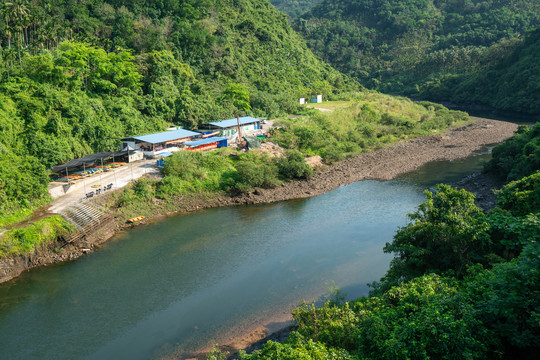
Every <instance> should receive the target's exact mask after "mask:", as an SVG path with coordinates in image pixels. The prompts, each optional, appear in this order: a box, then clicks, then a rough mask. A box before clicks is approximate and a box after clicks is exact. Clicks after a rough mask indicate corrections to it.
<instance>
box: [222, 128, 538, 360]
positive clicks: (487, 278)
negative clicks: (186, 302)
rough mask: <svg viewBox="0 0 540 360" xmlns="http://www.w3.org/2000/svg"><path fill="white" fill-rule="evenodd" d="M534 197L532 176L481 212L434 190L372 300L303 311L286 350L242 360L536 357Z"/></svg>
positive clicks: (280, 346) (458, 194) (398, 244)
mask: <svg viewBox="0 0 540 360" xmlns="http://www.w3.org/2000/svg"><path fill="white" fill-rule="evenodd" d="M531 131H532V130H531ZM526 136H527V134H524V133H522V134H520V135H516V136H515V137H514V138H513V139H511V140H510V141H509V142H508V143H513V142H515V141H518V140H519V138H525V137H526ZM535 138H536V139H537V140H538V138H539V136H538V133H536V136H535ZM507 146H508V144H506V145H502V146H501V147H499V148H497V152H499V151H501V150H500V149H503V148H505V147H507ZM528 168H529V169H530V168H531V167H530V166H529V167H528ZM539 194H540V171H533V172H531V173H530V174H529V175H527V176H525V177H524V178H521V179H519V180H517V181H515V182H510V183H508V184H507V185H506V186H505V187H504V188H503V189H502V190H501V191H500V192H499V193H498V207H497V208H495V209H494V210H492V211H491V212H489V213H487V214H485V213H483V212H482V211H481V210H480V209H478V208H477V207H476V205H475V204H474V201H473V200H474V195H472V194H470V193H467V192H466V191H464V190H457V189H454V188H452V187H450V186H448V185H438V186H437V187H436V188H435V191H434V192H426V195H427V201H426V202H425V203H423V204H421V205H420V206H419V207H418V210H417V211H416V212H415V213H413V214H411V215H410V220H411V222H410V223H409V224H408V225H407V226H405V227H403V228H401V229H399V231H398V232H397V234H396V236H395V237H394V240H393V242H391V243H388V244H387V245H386V247H385V251H386V252H392V253H394V254H395V258H394V260H393V261H392V263H391V265H390V269H389V270H388V272H387V274H386V276H385V277H383V278H382V279H381V281H380V282H378V283H375V284H373V286H374V289H373V290H372V292H371V293H370V296H369V297H361V298H359V299H356V300H353V301H351V302H346V303H339V301H338V300H339V298H340V297H339V296H337V297H335V299H333V300H331V301H328V302H327V303H326V304H325V305H324V306H322V307H320V308H315V307H314V306H313V305H311V304H305V305H302V306H300V307H299V308H298V309H296V310H295V311H294V312H293V316H294V318H295V320H296V321H297V323H298V328H297V330H296V331H294V332H292V333H291V335H290V336H289V338H288V339H287V340H286V341H285V342H283V343H276V342H273V341H270V342H268V343H267V344H266V345H265V346H264V347H263V349H262V350H257V351H255V352H254V353H253V354H251V355H246V354H245V353H244V354H241V358H242V359H246V360H255V359H428V358H430V359H431V358H436V359H464V358H465V359H495V358H496V359H534V358H535V357H536V356H537V353H538V350H539V348H540V322H539V318H538V314H539V313H540V285H539V284H540V272H539V271H538V269H539V268H540V245H539V241H540V231H539V230H538V229H540V201H539V200H540V199H539V197H538V196H539ZM212 356H215V354H214V355H212Z"/></svg>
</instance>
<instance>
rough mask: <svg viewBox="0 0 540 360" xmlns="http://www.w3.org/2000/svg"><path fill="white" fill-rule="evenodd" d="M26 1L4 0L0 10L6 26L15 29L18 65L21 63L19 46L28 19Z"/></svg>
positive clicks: (9, 37)
mask: <svg viewBox="0 0 540 360" xmlns="http://www.w3.org/2000/svg"><path fill="white" fill-rule="evenodd" d="M26 3H27V1H26V0H15V1H6V2H5V3H4V5H3V6H2V9H1V10H0V14H1V15H2V16H3V17H4V18H5V21H6V26H10V27H11V28H12V29H16V30H17V49H18V54H19V65H20V64H21V47H22V46H23V42H24V33H23V31H24V29H26V27H27V26H28V20H29V19H30V12H29V10H28V7H27V6H26ZM8 47H11V32H10V33H9V35H8Z"/></svg>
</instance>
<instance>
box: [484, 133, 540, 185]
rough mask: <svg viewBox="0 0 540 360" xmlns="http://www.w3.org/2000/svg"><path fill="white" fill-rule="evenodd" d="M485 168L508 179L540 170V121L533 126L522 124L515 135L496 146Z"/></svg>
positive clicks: (519, 177) (518, 177) (514, 178)
mask: <svg viewBox="0 0 540 360" xmlns="http://www.w3.org/2000/svg"><path fill="white" fill-rule="evenodd" d="M485 170H486V171H487V172H489V173H492V174H494V175H496V176H499V177H502V178H503V179H505V180H507V181H511V180H517V179H521V178H522V177H524V176H527V175H530V174H532V173H533V172H535V171H537V170H540V123H536V124H535V125H534V126H533V127H532V128H530V127H529V126H525V125H522V126H520V127H519V129H518V131H517V132H516V134H515V135H514V136H512V137H511V138H509V139H507V140H506V141H505V142H504V143H502V144H501V145H499V146H497V147H496V148H494V149H493V158H492V159H491V160H490V161H489V163H488V164H487V165H486V169H485Z"/></svg>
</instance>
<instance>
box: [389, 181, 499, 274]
mask: <svg viewBox="0 0 540 360" xmlns="http://www.w3.org/2000/svg"><path fill="white" fill-rule="evenodd" d="M435 191H436V192H435V193H432V192H430V191H425V195H426V197H427V200H426V202H424V203H422V204H420V205H419V206H418V210H417V211H416V212H414V213H413V214H409V219H410V220H411V223H409V224H408V225H407V226H405V227H402V228H400V229H399V230H398V231H397V233H396V235H395V236H394V241H393V242H392V243H387V244H386V246H385V247H384V252H386V253H395V254H396V257H395V258H394V259H393V260H392V263H391V264H390V270H389V271H388V274H387V276H388V277H393V278H396V279H398V280H399V281H400V282H401V281H409V280H412V279H413V278H415V277H418V276H421V275H423V274H426V273H438V274H441V273H444V272H447V271H449V270H452V271H453V272H454V273H455V275H456V276H457V277H458V278H459V277H462V276H463V274H464V273H465V271H466V266H468V265H472V264H475V263H478V262H483V261H484V260H485V259H484V256H485V255H486V254H487V253H488V252H489V251H490V242H491V241H490V238H489V235H488V230H489V224H488V222H487V219H486V215H485V214H484V213H483V212H482V210H481V209H480V208H478V207H477V206H476V205H475V204H474V195H473V194H471V193H469V192H467V191H465V190H456V189H454V188H452V187H451V186H449V185H443V184H439V185H437V186H436V187H435Z"/></svg>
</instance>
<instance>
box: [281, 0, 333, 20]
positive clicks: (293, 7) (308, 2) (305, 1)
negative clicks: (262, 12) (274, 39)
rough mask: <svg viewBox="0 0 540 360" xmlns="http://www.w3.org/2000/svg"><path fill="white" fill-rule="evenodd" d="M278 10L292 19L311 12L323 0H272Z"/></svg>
mask: <svg viewBox="0 0 540 360" xmlns="http://www.w3.org/2000/svg"><path fill="white" fill-rule="evenodd" d="M270 2H271V3H272V4H273V5H274V6H275V7H276V9H278V10H279V11H282V12H284V13H286V14H288V15H289V16H291V17H297V16H299V15H302V14H303V13H305V12H307V11H308V10H310V9H311V8H312V7H314V6H315V5H317V4H319V3H321V2H322V0H270Z"/></svg>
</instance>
